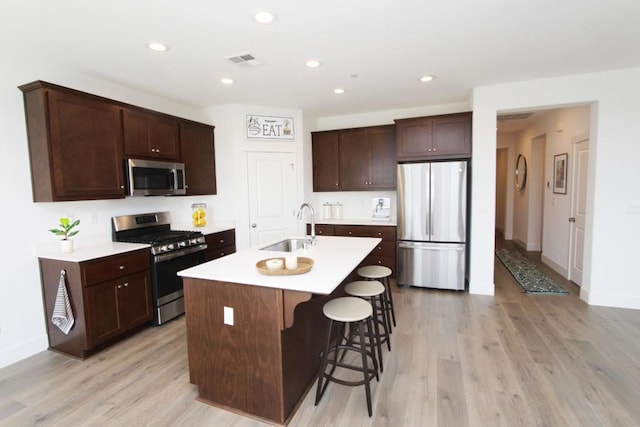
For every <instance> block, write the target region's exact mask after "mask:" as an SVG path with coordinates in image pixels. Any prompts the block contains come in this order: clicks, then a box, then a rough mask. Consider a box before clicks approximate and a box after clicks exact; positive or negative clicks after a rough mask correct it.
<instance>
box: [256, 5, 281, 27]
mask: <svg viewBox="0 0 640 427" xmlns="http://www.w3.org/2000/svg"><path fill="white" fill-rule="evenodd" d="M253 19H255V20H256V22H259V23H261V24H272V23H274V22H275V21H276V15H274V14H273V13H272V12H270V11H268V10H265V9H261V10H256V11H255V12H254V13H253Z"/></svg>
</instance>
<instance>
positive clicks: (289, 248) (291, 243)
mask: <svg viewBox="0 0 640 427" xmlns="http://www.w3.org/2000/svg"><path fill="white" fill-rule="evenodd" d="M306 241H307V239H302V238H297V239H286V240H282V241H280V242H278V243H274V244H272V245H269V246H265V247H264V248H260V250H261V251H279V252H293V251H296V250H298V249H302V248H303V247H304V242H306Z"/></svg>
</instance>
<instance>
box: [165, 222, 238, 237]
mask: <svg viewBox="0 0 640 427" xmlns="http://www.w3.org/2000/svg"><path fill="white" fill-rule="evenodd" d="M234 228H236V224H235V223H234V222H233V221H214V222H209V223H207V225H205V226H204V227H196V226H194V225H193V223H192V222H182V223H175V224H173V223H172V224H171V229H172V230H185V231H200V232H201V233H202V234H213V233H219V232H221V231H227V230H232V229H234Z"/></svg>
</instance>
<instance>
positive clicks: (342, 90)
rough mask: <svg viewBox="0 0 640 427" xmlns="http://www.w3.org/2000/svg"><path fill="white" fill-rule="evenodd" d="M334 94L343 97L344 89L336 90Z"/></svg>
mask: <svg viewBox="0 0 640 427" xmlns="http://www.w3.org/2000/svg"><path fill="white" fill-rule="evenodd" d="M333 93H337V94H338V95H341V94H343V93H344V89H342V88H341V87H339V88H337V89H334V90H333Z"/></svg>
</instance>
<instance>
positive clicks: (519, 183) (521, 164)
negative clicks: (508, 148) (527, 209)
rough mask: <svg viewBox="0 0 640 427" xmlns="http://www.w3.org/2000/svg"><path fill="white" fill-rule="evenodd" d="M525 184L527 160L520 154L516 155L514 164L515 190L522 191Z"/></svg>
mask: <svg viewBox="0 0 640 427" xmlns="http://www.w3.org/2000/svg"><path fill="white" fill-rule="evenodd" d="M526 183H527V159H526V157H524V156H523V155H522V154H518V161H517V162H516V190H518V191H522V190H524V186H525V184H526Z"/></svg>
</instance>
